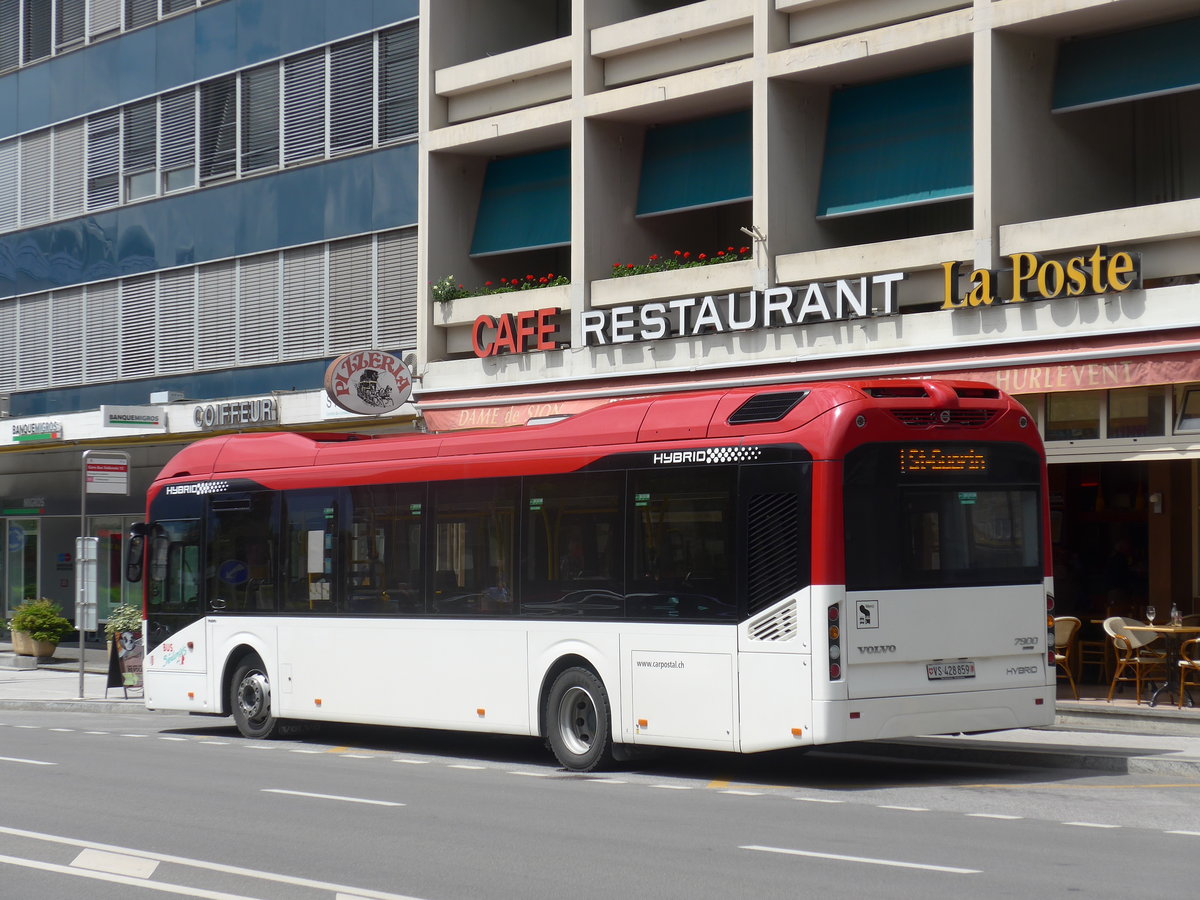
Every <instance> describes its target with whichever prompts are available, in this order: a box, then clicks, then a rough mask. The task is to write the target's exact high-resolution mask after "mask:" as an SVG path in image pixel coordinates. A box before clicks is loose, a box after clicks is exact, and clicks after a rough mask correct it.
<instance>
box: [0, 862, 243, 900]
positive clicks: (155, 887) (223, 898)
mask: <svg viewBox="0 0 1200 900" xmlns="http://www.w3.org/2000/svg"><path fill="white" fill-rule="evenodd" d="M0 863H7V864H8V865H10V866H21V867H22V868H26V869H38V870H40V871H42V872H56V873H57V874H59V875H74V876H75V877H77V878H88V879H91V880H92V881H107V882H110V883H112V884H124V885H129V886H132V887H140V888H149V889H150V890H152V891H161V892H162V893H164V894H180V895H181V896H184V897H199V898H201V900H258V898H254V897H247V896H245V895H244V894H226V893H225V892H223V891H206V890H204V889H203V888H197V887H188V886H184V885H180V884H164V883H162V882H156V881H143V880H142V879H140V878H130V877H129V876H128V875H111V874H109V873H107V872H93V871H91V870H89V869H73V868H71V867H70V866H60V865H58V864H57V863H48V862H38V861H37V860H32V859H19V858H17V857H15V856H0Z"/></svg>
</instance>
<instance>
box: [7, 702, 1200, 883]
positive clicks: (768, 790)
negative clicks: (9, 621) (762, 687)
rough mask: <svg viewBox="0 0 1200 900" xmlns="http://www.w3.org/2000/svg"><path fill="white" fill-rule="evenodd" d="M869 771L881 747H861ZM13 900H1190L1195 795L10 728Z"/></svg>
mask: <svg viewBox="0 0 1200 900" xmlns="http://www.w3.org/2000/svg"><path fill="white" fill-rule="evenodd" d="M851 749H853V750H857V751H863V752H869V750H870V746H869V745H859V746H858V747H856V748H851ZM0 791H2V793H0V797H2V798H3V801H2V802H0V897H5V898H7V897H26V896H27V897H46V898H66V897H88V898H100V900H105V898H110V897H112V898H117V897H121V898H127V897H130V896H145V897H151V896H155V895H160V896H161V895H164V894H165V895H171V894H173V895H175V896H194V897H210V898H262V900H269V898H289V900H305V898H310V897H312V898H318V897H319V898H327V900H352V898H377V900H378V898H392V897H414V898H421V900H452V898H453V900H459V898H492V897H495V898H509V897H511V898H562V897H567V896H569V897H572V898H593V897H595V898H600V897H604V898H613V897H648V898H673V897H689V898H695V897H729V896H733V897H742V896H750V897H798V896H800V897H813V896H828V897H860V896H872V895H874V896H880V897H886V898H902V897H913V898H917V897H919V898H922V900H928V898H930V897H954V898H967V897H988V898H993V897H1009V896H1020V897H1022V898H1027V897H1029V896H1038V897H1046V896H1050V897H1055V896H1065V895H1067V894H1080V893H1082V894H1084V895H1086V896H1088V897H1089V898H1092V897H1121V898H1127V897H1129V896H1135V895H1136V896H1145V895H1147V892H1149V895H1150V896H1170V895H1175V894H1177V893H1178V894H1183V893H1190V892H1191V891H1192V889H1193V887H1194V882H1195V864H1194V858H1195V855H1196V854H1197V852H1198V851H1200V816H1198V815H1197V809H1200V804H1198V802H1197V801H1198V800H1200V783H1196V781H1193V780H1190V779H1187V778H1171V777H1165V776H1155V777H1154V778H1153V779H1147V778H1146V777H1145V776H1137V775H1112V774H1099V775H1097V774H1091V773H1087V772H1077V771H1063V770H1032V769H1016V768H1007V767H1001V766H965V765H962V766H959V765H947V764H945V763H922V762H911V761H901V760H894V759H882V758H873V757H871V756H869V755H860V754H858V753H845V752H842V753H826V752H812V753H809V754H806V755H797V754H794V753H788V754H771V755H767V756H753V757H737V756H728V755H721V754H705V753H681V752H669V753H664V754H662V755H660V756H658V757H656V758H652V759H647V760H639V761H637V762H636V763H634V764H632V766H631V767H629V768H626V769H623V770H620V771H616V772H609V773H601V774H594V775H586V776H581V775H574V774H568V773H565V772H563V771H561V770H559V769H557V768H556V767H555V766H554V764H553V760H552V759H551V757H550V756H549V755H548V753H547V752H546V751H545V749H544V748H543V747H542V746H541V744H540V742H537V741H531V740H528V739H517V738H493V737H480V736H462V735H443V734H439V733H434V732H418V731H403V730H396V729H371V728H327V729H324V730H322V731H320V732H315V733H312V734H307V735H303V736H301V737H299V738H297V739H293V740H286V741H278V742H263V741H248V740H245V739H244V738H241V737H240V736H238V735H237V733H236V731H235V730H234V729H233V728H232V727H231V726H230V725H229V724H228V723H227V722H226V721H225V720H219V719H197V718H188V717H183V716H168V715H163V714H153V713H131V714H129V715H118V716H96V715H90V714H86V713H54V712H44V711H42V712H35V711H27V712H22V711H0Z"/></svg>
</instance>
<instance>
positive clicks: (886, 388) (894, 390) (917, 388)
mask: <svg viewBox="0 0 1200 900" xmlns="http://www.w3.org/2000/svg"><path fill="white" fill-rule="evenodd" d="M863 392H864V393H865V394H866V395H867V396H868V397H875V398H889V397H928V396H929V394H928V393H927V392H926V391H925V388H923V387H921V385H919V384H872V385H868V386H867V387H865V388H863Z"/></svg>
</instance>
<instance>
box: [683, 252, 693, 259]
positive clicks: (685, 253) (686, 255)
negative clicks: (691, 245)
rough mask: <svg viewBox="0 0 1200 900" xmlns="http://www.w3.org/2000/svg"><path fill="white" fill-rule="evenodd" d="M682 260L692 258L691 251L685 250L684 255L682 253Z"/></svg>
mask: <svg viewBox="0 0 1200 900" xmlns="http://www.w3.org/2000/svg"><path fill="white" fill-rule="evenodd" d="M683 258H684V259H691V258H692V251H691V250H685V251H684V253H683Z"/></svg>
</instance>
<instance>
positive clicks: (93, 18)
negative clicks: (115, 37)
mask: <svg viewBox="0 0 1200 900" xmlns="http://www.w3.org/2000/svg"><path fill="white" fill-rule="evenodd" d="M88 11H89V13H90V15H89V16H88V34H89V35H91V36H92V37H96V36H97V35H100V34H105V33H106V32H109V31H115V30H116V29H118V28H120V27H121V0H88Z"/></svg>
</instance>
